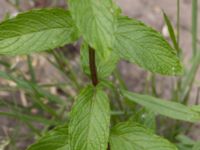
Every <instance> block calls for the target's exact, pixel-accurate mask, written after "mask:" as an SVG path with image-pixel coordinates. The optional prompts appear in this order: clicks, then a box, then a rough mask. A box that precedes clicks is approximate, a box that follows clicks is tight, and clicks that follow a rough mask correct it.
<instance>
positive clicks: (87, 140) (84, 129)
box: [69, 86, 110, 150]
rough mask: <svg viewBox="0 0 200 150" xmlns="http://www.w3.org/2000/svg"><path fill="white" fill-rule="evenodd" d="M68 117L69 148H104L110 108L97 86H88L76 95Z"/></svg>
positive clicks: (82, 149) (103, 149)
mask: <svg viewBox="0 0 200 150" xmlns="http://www.w3.org/2000/svg"><path fill="white" fill-rule="evenodd" d="M70 117H71V119H70V124H69V136H70V148H71V150H80V149H81V150H106V148H107V145H108V138H109V125H110V108H109V101H108V98H107V96H106V94H105V93H104V92H103V91H102V90H101V89H99V87H93V86H88V87H86V88H85V89H84V90H83V91H82V92H81V93H80V94H79V95H78V97H77V99H76V103H75V105H74V107H73V108H72V112H71V116H70Z"/></svg>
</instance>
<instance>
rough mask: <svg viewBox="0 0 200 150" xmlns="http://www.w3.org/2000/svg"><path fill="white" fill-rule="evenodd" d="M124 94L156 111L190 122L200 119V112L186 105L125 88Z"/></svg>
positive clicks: (129, 98)
mask: <svg viewBox="0 0 200 150" xmlns="http://www.w3.org/2000/svg"><path fill="white" fill-rule="evenodd" d="M122 95H123V96H124V97H126V98H127V99H128V100H130V101H133V102H135V103H138V104H140V105H142V106H143V107H145V108H147V109H149V110H151V111H153V112H155V113H158V114H161V115H164V116H167V117H170V118H173V119H178V120H183V121H188V122H199V121H200V114H199V113H198V112H195V111H193V110H192V109H191V108H189V107H187V106H185V105H182V104H179V103H175V102H170V101H167V100H162V99H158V98H154V97H152V96H148V95H141V94H136V93H131V92H127V91H125V90H123V91H122Z"/></svg>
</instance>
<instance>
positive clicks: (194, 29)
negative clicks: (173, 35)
mask: <svg viewBox="0 0 200 150" xmlns="http://www.w3.org/2000/svg"><path fill="white" fill-rule="evenodd" d="M197 16H198V0H192V49H193V57H194V56H195V55H196V51H197V24H198V23H197Z"/></svg>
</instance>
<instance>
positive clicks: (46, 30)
mask: <svg viewBox="0 0 200 150" xmlns="http://www.w3.org/2000/svg"><path fill="white" fill-rule="evenodd" d="M57 29H63V30H64V29H68V30H73V29H69V28H67V27H59V28H50V29H44V30H39V31H34V32H27V33H25V34H22V35H16V36H11V37H9V38H5V39H2V40H0V42H1V41H4V40H9V39H13V38H19V37H22V36H26V35H29V34H34V33H41V32H48V31H52V30H57ZM66 31H67V30H66Z"/></svg>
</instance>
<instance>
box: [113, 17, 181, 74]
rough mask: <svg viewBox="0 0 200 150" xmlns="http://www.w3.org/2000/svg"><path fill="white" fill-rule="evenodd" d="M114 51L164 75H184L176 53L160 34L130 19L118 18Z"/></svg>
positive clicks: (126, 58) (123, 57)
mask: <svg viewBox="0 0 200 150" xmlns="http://www.w3.org/2000/svg"><path fill="white" fill-rule="evenodd" d="M114 50H115V51H116V53H117V54H118V55H120V57H121V58H122V59H125V60H129V61H131V62H133V63H136V64H138V65H139V66H141V67H142V68H144V69H147V70H149V71H151V72H154V73H160V74H163V75H180V74H182V65H181V63H180V60H179V59H178V57H177V55H176V51H175V50H174V49H172V47H171V46H170V45H169V44H168V42H167V41H166V40H165V39H164V38H163V37H162V36H161V34H160V33H158V32H157V31H155V30H153V29H152V28H150V27H148V26H146V25H145V24H143V23H141V22H139V21H137V20H135V19H130V18H128V17H119V18H118V27H117V31H116V33H115V42H114Z"/></svg>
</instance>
